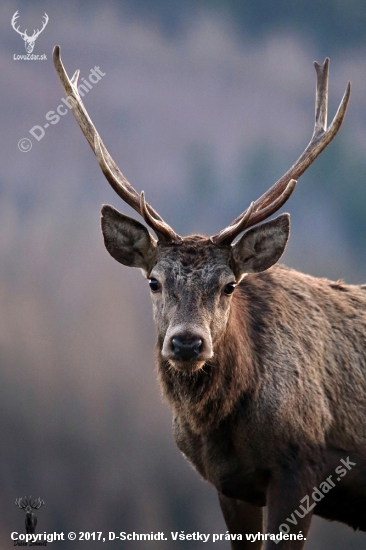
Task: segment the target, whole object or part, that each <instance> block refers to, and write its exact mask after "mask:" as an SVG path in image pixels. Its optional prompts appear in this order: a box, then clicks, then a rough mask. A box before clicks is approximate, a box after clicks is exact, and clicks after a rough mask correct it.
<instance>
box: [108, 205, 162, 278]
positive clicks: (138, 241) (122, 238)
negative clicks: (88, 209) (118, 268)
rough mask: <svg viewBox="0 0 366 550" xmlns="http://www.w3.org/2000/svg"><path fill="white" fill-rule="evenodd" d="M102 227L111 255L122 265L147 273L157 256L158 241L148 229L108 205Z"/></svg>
mask: <svg viewBox="0 0 366 550" xmlns="http://www.w3.org/2000/svg"><path fill="white" fill-rule="evenodd" d="M101 225H102V233H103V238H104V244H105V246H106V249H107V250H108V252H109V253H110V255H111V256H113V258H114V259H115V260H117V262H120V263H121V264H124V265H127V266H129V267H139V268H141V269H142V270H143V271H144V272H145V273H147V272H148V271H149V269H150V268H151V263H152V261H153V258H154V256H155V251H156V241H155V239H154V238H153V237H152V235H150V233H149V232H148V230H147V229H146V227H144V226H143V225H142V224H141V223H140V222H138V221H136V220H134V219H133V218H130V217H129V216H125V215H124V214H121V213H120V212H118V210H115V209H114V208H113V207H112V206H109V205H108V204H104V205H103V207H102V219H101Z"/></svg>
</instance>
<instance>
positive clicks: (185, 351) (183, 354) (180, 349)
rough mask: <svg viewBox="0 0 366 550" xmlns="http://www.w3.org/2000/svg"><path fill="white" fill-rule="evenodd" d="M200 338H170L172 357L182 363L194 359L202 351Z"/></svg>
mask: <svg viewBox="0 0 366 550" xmlns="http://www.w3.org/2000/svg"><path fill="white" fill-rule="evenodd" d="M202 344H203V342H202V338H197V337H183V336H175V337H174V338H172V349H173V353H174V357H175V358H176V359H181V360H182V361H189V360H190V359H194V358H195V357H197V355H199V354H200V353H201V351H202Z"/></svg>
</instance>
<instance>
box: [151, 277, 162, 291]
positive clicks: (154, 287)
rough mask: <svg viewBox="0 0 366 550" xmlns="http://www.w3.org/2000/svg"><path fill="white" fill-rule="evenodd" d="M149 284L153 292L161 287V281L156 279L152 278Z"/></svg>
mask: <svg viewBox="0 0 366 550" xmlns="http://www.w3.org/2000/svg"><path fill="white" fill-rule="evenodd" d="M149 285H150V289H151V292H158V291H159V290H160V289H161V286H160V283H159V281H157V280H156V279H150V282H149Z"/></svg>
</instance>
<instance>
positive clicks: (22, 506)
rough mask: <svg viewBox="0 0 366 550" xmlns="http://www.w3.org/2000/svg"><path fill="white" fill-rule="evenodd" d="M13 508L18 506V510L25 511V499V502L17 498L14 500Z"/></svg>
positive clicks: (26, 503)
mask: <svg viewBox="0 0 366 550" xmlns="http://www.w3.org/2000/svg"><path fill="white" fill-rule="evenodd" d="M15 506H19V508H21V509H22V510H25V508H26V507H27V506H28V501H27V498H26V497H25V502H23V499H22V497H21V498H18V499H17V498H16V499H15Z"/></svg>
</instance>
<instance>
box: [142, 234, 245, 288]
mask: <svg viewBox="0 0 366 550" xmlns="http://www.w3.org/2000/svg"><path fill="white" fill-rule="evenodd" d="M158 248H159V250H158V254H157V261H156V263H155V265H154V267H153V269H152V271H151V274H150V277H156V278H158V279H160V280H161V282H163V281H165V282H166V284H168V285H169V286H177V285H178V286H182V285H183V286H190V287H193V286H194V285H199V286H200V287H201V286H202V285H203V286H206V285H209V286H211V285H213V284H215V283H216V284H219V283H221V282H223V283H224V282H225V281H226V280H227V279H229V278H230V279H232V280H233V279H234V276H233V272H232V270H231V269H230V267H229V263H230V249H228V248H220V247H218V246H216V245H214V244H213V243H212V242H211V241H210V240H209V239H207V238H203V237H196V236H194V237H185V238H184V240H183V243H182V244H180V245H174V246H172V245H159V247H158Z"/></svg>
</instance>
